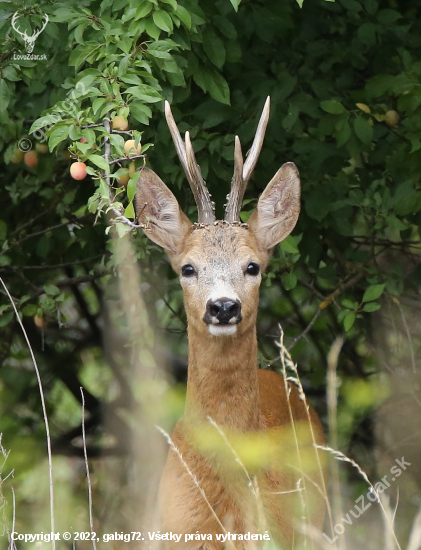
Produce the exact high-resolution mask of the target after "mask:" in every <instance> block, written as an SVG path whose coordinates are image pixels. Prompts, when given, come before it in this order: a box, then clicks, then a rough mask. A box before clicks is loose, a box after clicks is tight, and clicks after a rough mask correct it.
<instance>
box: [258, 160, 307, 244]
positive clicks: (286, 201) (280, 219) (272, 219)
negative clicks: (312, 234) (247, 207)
mask: <svg viewBox="0 0 421 550" xmlns="http://www.w3.org/2000/svg"><path fill="white" fill-rule="evenodd" d="M299 213H300V177H299V174H298V170H297V167H296V166H295V164H294V163H293V162H287V163H286V164H284V165H283V166H281V168H280V169H279V170H278V171H277V172H276V174H275V175H274V177H273V178H272V180H271V181H270V182H269V184H268V186H267V187H266V189H265V190H264V191H263V193H262V195H261V197H260V199H259V202H258V203H257V208H256V210H255V211H254V212H253V214H252V215H251V217H250V219H249V221H248V224H249V227H250V229H251V230H252V231H253V232H254V234H255V236H256V238H257V241H258V243H259V246H260V247H261V248H263V249H264V250H270V249H271V248H273V247H274V246H275V245H277V244H278V243H280V242H281V241H283V240H284V239H285V238H286V237H288V235H289V234H290V233H291V231H292V230H293V229H294V227H295V224H296V223H297V220H298V215H299Z"/></svg>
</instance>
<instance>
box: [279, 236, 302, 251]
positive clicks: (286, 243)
mask: <svg viewBox="0 0 421 550" xmlns="http://www.w3.org/2000/svg"><path fill="white" fill-rule="evenodd" d="M280 246H281V248H282V250H284V251H285V252H289V253H290V254H297V252H299V250H298V247H297V243H296V242H295V239H294V237H293V236H292V235H289V236H288V237H287V238H286V239H284V240H283V241H282V242H281V245H280Z"/></svg>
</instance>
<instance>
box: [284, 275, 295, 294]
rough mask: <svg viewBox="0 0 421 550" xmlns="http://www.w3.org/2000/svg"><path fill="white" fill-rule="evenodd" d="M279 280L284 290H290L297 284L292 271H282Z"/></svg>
mask: <svg viewBox="0 0 421 550" xmlns="http://www.w3.org/2000/svg"><path fill="white" fill-rule="evenodd" d="M281 281H282V284H283V285H284V288H285V290H292V289H293V288H295V287H296V286H297V276H296V275H294V273H283V274H282V275H281Z"/></svg>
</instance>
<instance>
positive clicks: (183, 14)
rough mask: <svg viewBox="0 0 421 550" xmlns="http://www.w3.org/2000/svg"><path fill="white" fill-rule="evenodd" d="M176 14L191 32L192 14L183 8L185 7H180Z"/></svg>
mask: <svg viewBox="0 0 421 550" xmlns="http://www.w3.org/2000/svg"><path fill="white" fill-rule="evenodd" d="M175 13H176V14H177V15H178V17H179V18H180V19H181V22H182V23H184V25H185V26H186V27H187V28H188V29H189V30H190V29H191V16H190V13H189V12H188V11H187V10H186V8H183V6H180V5H178V6H177V9H176V11H175Z"/></svg>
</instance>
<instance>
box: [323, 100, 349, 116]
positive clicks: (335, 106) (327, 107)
mask: <svg viewBox="0 0 421 550" xmlns="http://www.w3.org/2000/svg"><path fill="white" fill-rule="evenodd" d="M320 107H321V108H322V109H323V111H326V113H330V114H331V115H341V114H342V113H344V112H345V107H344V106H343V105H342V103H339V101H335V100H334V99H328V100H327V101H322V102H321V103H320Z"/></svg>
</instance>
